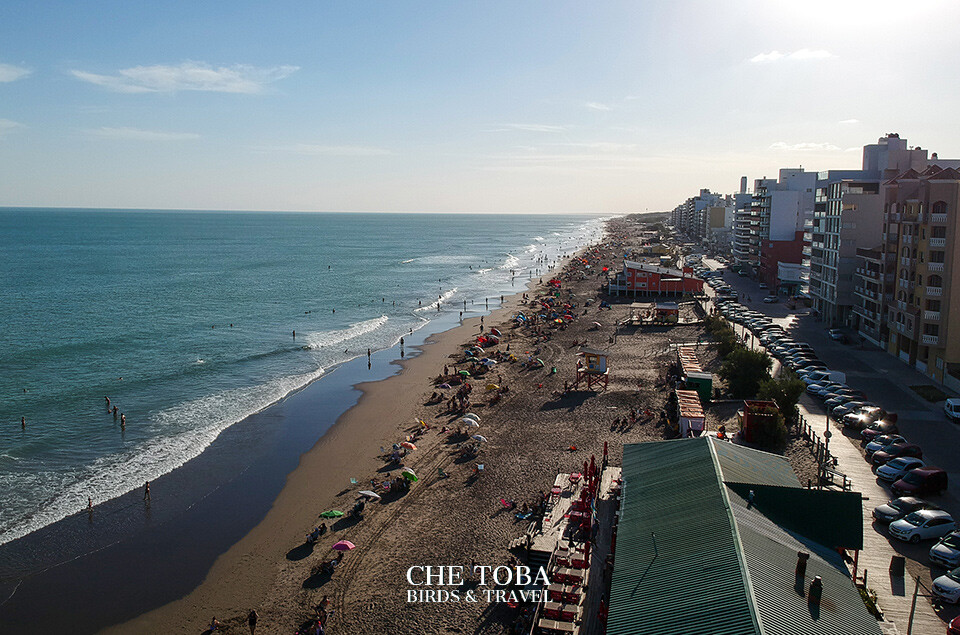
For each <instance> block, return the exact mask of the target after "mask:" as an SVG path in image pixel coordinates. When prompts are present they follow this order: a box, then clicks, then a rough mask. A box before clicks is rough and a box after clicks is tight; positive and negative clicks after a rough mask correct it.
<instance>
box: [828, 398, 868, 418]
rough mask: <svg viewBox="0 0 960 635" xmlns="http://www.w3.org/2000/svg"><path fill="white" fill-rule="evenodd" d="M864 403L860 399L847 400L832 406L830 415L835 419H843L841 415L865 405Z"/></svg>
mask: <svg viewBox="0 0 960 635" xmlns="http://www.w3.org/2000/svg"><path fill="white" fill-rule="evenodd" d="M865 405H866V404H865V403H864V402H862V401H849V402H847V403H845V404H841V405H839V406H837V407H836V408H834V409H833V410H832V411H831V413H830V415H831V416H832V417H833V418H834V420H836V421H843V417H844V416H845V415H847V414H849V413H851V412H855V411H857V410H859V409H860V408H862V407H863V406H865Z"/></svg>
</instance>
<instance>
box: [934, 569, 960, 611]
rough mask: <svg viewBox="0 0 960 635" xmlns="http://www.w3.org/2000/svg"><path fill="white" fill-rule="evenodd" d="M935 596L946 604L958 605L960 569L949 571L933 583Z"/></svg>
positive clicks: (959, 597)
mask: <svg viewBox="0 0 960 635" xmlns="http://www.w3.org/2000/svg"><path fill="white" fill-rule="evenodd" d="M933 594H934V595H936V596H937V597H938V598H940V599H941V600H943V601H944V602H949V603H951V604H956V603H957V601H958V600H960V568H957V569H953V570H951V571H947V573H946V575H942V576H940V577H939V578H937V579H936V580H934V581H933Z"/></svg>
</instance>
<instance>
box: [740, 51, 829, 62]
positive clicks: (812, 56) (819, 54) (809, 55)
mask: <svg viewBox="0 0 960 635" xmlns="http://www.w3.org/2000/svg"><path fill="white" fill-rule="evenodd" d="M829 57H835V56H834V54H833V53H831V52H830V51H826V50H824V49H799V50H796V51H794V52H792V53H781V52H780V51H770V52H769V53H758V54H757V55H754V56H753V57H751V58H750V61H751V62H753V63H754V64H764V63H769V62H777V61H779V60H801V61H802V60H822V59H827V58H829Z"/></svg>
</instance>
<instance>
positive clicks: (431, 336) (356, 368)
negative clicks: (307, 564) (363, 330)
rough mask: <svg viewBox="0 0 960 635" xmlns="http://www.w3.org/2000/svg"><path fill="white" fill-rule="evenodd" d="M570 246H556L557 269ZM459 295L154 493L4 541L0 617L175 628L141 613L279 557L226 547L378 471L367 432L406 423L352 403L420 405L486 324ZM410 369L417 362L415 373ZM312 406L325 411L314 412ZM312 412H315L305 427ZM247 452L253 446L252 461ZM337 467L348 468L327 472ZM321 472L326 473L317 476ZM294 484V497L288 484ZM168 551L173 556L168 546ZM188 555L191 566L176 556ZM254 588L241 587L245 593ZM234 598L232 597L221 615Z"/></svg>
mask: <svg viewBox="0 0 960 635" xmlns="http://www.w3.org/2000/svg"><path fill="white" fill-rule="evenodd" d="M584 247H585V246H584ZM584 247H578V248H577V252H579V251H580V250H582V249H583V248H584ZM574 253H576V252H574ZM570 257H571V256H569V255H568V256H564V257H561V258H559V259H558V264H557V267H555V268H554V269H553V270H551V271H555V270H556V269H557V268H558V267H563V266H564V265H565V264H566V263H567V262H568V261H569V258H570ZM544 275H545V276H546V275H549V274H544ZM538 278H539V276H538V277H537V278H530V279H528V280H522V279H520V280H518V282H519V283H520V284H519V285H518V286H519V287H520V290H519V291H516V292H515V293H513V294H512V295H509V296H508V295H506V294H504V302H503V304H502V305H499V306H497V305H496V304H494V307H493V308H492V309H490V310H485V309H482V308H480V307H481V306H482V305H478V304H474V305H472V306H471V307H470V309H471V310H470V312H471V313H472V314H473V315H477V314H478V313H479V314H480V315H484V316H488V317H487V319H489V320H493V319H496V318H495V316H496V315H499V314H501V313H504V312H505V311H509V310H511V309H512V307H513V306H514V305H515V304H516V303H517V302H518V300H517V299H518V298H519V297H520V295H521V294H522V293H525V292H527V291H528V290H529V288H532V287H533V286H535V285H536V284H537V279H538ZM498 295H499V294H498ZM448 306H449V305H448ZM455 307H456V305H453V307H450V308H448V309H446V310H445V311H444V315H443V316H442V317H440V318H437V319H436V320H434V321H433V324H431V325H428V326H427V327H426V328H425V329H422V330H418V331H414V334H412V335H408V336H407V337H406V340H407V341H406V352H407V356H406V357H402V356H400V355H399V353H398V351H397V346H398V344H395V345H394V346H392V347H390V348H387V349H382V350H380V351H377V352H376V353H374V354H373V357H372V360H373V362H374V366H373V377H370V376H369V373H370V369H366V368H362V366H363V358H362V357H363V356H362V355H360V356H358V357H355V358H353V359H351V360H348V361H347V362H344V363H343V364H340V365H338V366H337V367H336V368H335V369H333V370H332V371H330V372H328V373H326V374H324V375H323V376H321V377H319V378H317V379H316V380H314V381H312V382H310V383H308V384H307V385H305V386H303V387H301V388H299V389H297V390H295V391H292V392H291V393H289V394H287V395H286V396H284V397H283V398H282V399H280V400H279V401H277V402H275V403H274V404H271V405H270V406H268V407H266V408H264V409H263V410H261V411H259V412H257V413H254V414H252V415H250V416H248V417H246V418H244V419H243V420H242V421H240V422H238V423H237V424H234V425H233V426H231V427H229V428H227V429H226V430H224V431H223V433H221V435H220V437H218V439H217V440H215V441H214V443H213V444H211V445H210V446H208V448H207V449H205V450H204V452H202V453H201V454H200V455H198V456H197V457H194V458H193V459H191V460H190V461H188V462H187V463H185V464H183V465H182V466H180V467H179V468H177V469H175V470H173V471H172V472H169V473H167V474H164V475H163V476H161V477H159V478H158V479H156V480H154V481H152V482H151V486H152V487H151V489H152V498H153V500H152V501H151V504H150V505H148V506H146V505H145V504H144V503H143V501H142V498H141V494H142V488H138V489H136V490H134V491H132V492H128V493H127V494H124V495H122V496H120V497H117V498H114V499H111V500H109V501H106V502H104V503H101V504H99V505H97V506H96V507H95V508H94V512H93V514H91V515H89V516H88V514H87V513H85V512H78V513H75V514H73V515H71V516H68V517H66V518H64V519H62V520H60V521H57V522H55V523H52V524H51V525H47V526H45V527H43V528H40V529H38V530H37V531H35V532H32V533H30V534H28V535H26V536H23V537H21V538H18V539H15V540H13V541H11V542H9V543H6V544H4V545H0V622H3V623H5V624H7V625H9V626H10V627H12V628H13V629H14V630H15V631H16V632H50V630H54V629H61V628H66V629H68V630H69V631H71V632H97V631H100V630H102V629H108V630H110V631H114V630H115V631H116V632H130V631H135V632H143V631H144V630H146V631H150V632H157V631H158V630H160V631H163V632H171V631H176V630H177V627H176V626H175V625H176V624H177V623H178V622H179V621H180V620H179V617H178V615H177V614H176V613H177V612H178V610H177V609H174V615H173V616H172V617H171V618H170V619H169V620H167V624H166V625H164V626H163V627H162V628H161V627H159V626H155V625H149V626H147V625H140V622H139V620H141V618H144V619H146V620H147V623H152V620H153V617H152V616H153V615H154V614H155V613H158V612H162V611H163V610H164V608H165V607H170V606H179V605H180V604H181V603H183V602H188V603H192V600H191V598H192V597H194V596H195V595H196V594H197V593H198V592H202V589H203V588H204V587H205V586H206V584H207V583H206V581H208V580H211V579H213V578H214V576H215V575H216V574H217V573H218V572H220V571H227V572H228V573H226V574H225V578H224V579H228V580H230V582H229V584H228V585H227V586H230V587H231V588H238V587H239V585H237V583H236V581H237V570H238V567H239V568H240V569H248V568H249V567H248V566H247V565H248V564H249V563H250V561H251V559H252V560H255V561H258V562H261V563H262V564H263V565H264V566H267V565H268V564H269V563H270V562H271V561H275V560H277V559H279V560H283V559H284V553H285V551H286V549H280V548H277V549H275V550H273V551H269V552H265V551H264V549H263V545H262V544H261V546H260V547H258V548H256V549H253V550H252V551H247V552H246V553H244V554H243V555H242V556H241V557H240V560H241V561H242V565H238V563H237V559H236V558H234V559H231V557H232V556H231V554H233V553H234V552H235V551H236V550H238V549H244V547H245V546H246V545H247V544H248V543H247V542H246V541H248V540H253V539H259V540H261V542H262V543H269V544H278V541H277V539H276V538H275V536H274V534H273V533H272V532H273V531H279V532H280V533H281V534H285V535H288V536H289V537H291V539H293V540H294V541H296V540H297V539H298V538H299V537H300V536H302V534H303V533H305V532H306V530H307V529H308V528H309V527H310V526H312V525H311V523H313V522H315V521H316V513H317V510H315V509H314V508H313V507H312V506H311V507H310V508H309V509H308V510H307V509H304V508H303V506H302V501H300V502H298V501H297V499H298V498H303V496H302V492H305V491H309V492H310V499H311V500H315V497H317V496H319V497H320V498H327V499H329V500H331V501H334V500H335V499H336V493H338V492H341V490H343V488H345V487H349V485H350V482H349V479H350V478H352V477H353V476H349V477H347V476H345V475H346V474H348V473H350V474H352V475H356V476H357V477H359V476H360V475H361V474H363V473H366V471H367V470H368V469H369V468H374V471H375V468H376V467H377V466H378V462H377V460H376V458H375V457H376V454H377V449H378V447H379V445H381V443H379V442H378V443H370V444H369V445H368V446H364V447H361V446H362V444H363V443H364V441H363V439H365V438H367V437H368V436H369V435H373V436H377V435H378V434H379V435H380V436H381V437H382V438H383V439H384V443H386V441H387V440H388V439H390V440H391V442H392V438H393V437H394V436H395V433H396V426H397V423H398V422H396V421H393V420H391V419H390V417H389V416H387V415H383V416H380V417H376V419H378V420H379V421H380V425H366V424H367V423H369V422H363V421H357V420H354V419H361V418H362V417H361V416H360V415H352V416H351V415H350V413H351V411H354V410H359V411H360V412H363V408H358V406H360V405H361V404H362V403H367V402H373V403H375V404H383V403H388V404H389V403H390V402H391V401H392V399H391V397H392V396H394V395H395V394H404V395H406V396H407V398H408V399H410V400H411V401H410V403H409V404H408V406H409V407H408V409H409V410H411V411H412V409H413V407H414V406H415V405H417V404H415V403H413V402H415V401H416V400H417V399H418V398H419V396H420V392H421V391H422V387H423V385H425V384H424V383H423V382H424V380H425V378H426V377H428V376H430V375H432V372H431V371H434V370H435V366H434V364H435V363H436V359H438V358H442V357H445V356H447V355H449V354H450V353H451V352H452V351H455V350H459V343H460V341H461V340H462V339H463V338H464V337H467V335H468V334H469V333H471V332H472V331H473V329H475V328H476V326H477V324H479V322H480V319H481V318H480V317H464V318H463V320H462V321H461V320H460V319H459V318H458V317H457V313H458V311H459V309H457V308H455ZM421 358H425V359H424V360H423V361H420V362H418V361H417V360H420V359H421ZM384 362H386V363H384ZM441 365H442V363H441ZM416 368H421V369H423V371H422V372H420V373H417V372H415V371H411V369H416ZM414 374H415V377H414V376H413V375H414ZM404 376H406V380H403V379H402V378H403V377H404ZM321 379H322V380H323V381H320V380H321ZM391 380H392V383H389V382H391ZM398 383H399V384H400V387H399V388H394V386H396V385H397V384H398ZM408 384H409V387H410V389H409V390H406V389H405V388H404V386H407V385H408ZM383 385H386V386H383ZM374 409H375V410H377V409H379V410H382V406H374ZM314 413H321V416H320V418H319V420H317V417H316V414H314ZM307 419H310V420H313V421H311V422H310V424H309V425H307V426H301V425H300V424H301V423H302V422H303V421H305V420H307ZM301 427H303V428H305V429H300V428H301ZM265 428H266V429H267V432H266V433H264V429H265ZM264 446H267V447H264ZM245 455H251V456H253V462H252V463H249V462H248V461H247V456H245ZM313 455H316V456H315V458H308V456H313ZM318 463H322V464H324V466H323V467H322V468H321V467H318ZM361 468H362V469H361ZM305 471H309V472H310V476H309V477H308V476H305ZM333 472H337V473H339V474H340V476H341V478H333V477H329V478H327V475H329V474H331V473H333ZM228 473H234V474H228ZM316 473H319V474H320V476H319V477H318V478H320V479H325V480H324V483H322V484H319V485H318V483H317V482H313V480H312V479H313V475H314V474H316ZM198 481H199V483H198ZM291 484H293V485H294V486H295V488H297V491H298V494H297V495H290V494H289V493H288V494H284V492H285V491H286V490H288V489H290V486H291ZM196 490H199V491H196ZM288 499H289V500H288ZM278 505H280V507H279V509H278ZM277 514H279V516H280V517H281V519H280V520H279V522H277V523H275V524H274V525H271V527H273V529H272V530H271V532H267V534H268V535H267V536H262V535H261V534H262V533H263V530H262V529H261V530H260V532H259V533H258V531H257V530H258V527H260V526H261V525H264V523H265V522H267V520H268V519H270V518H271V517H272V516H275V515H277ZM170 551H174V552H175V553H176V555H175V556H172V557H165V556H163V555H160V554H162V553H170ZM181 560H182V561H184V562H183V565H182V566H181V565H177V564H176V563H177V562H180V561H181ZM221 561H223V562H221ZM255 568H257V569H258V570H259V569H260V567H255ZM254 577H256V576H254ZM88 580H89V582H88ZM138 587H139V588H138ZM267 587H269V576H265V577H264V578H263V584H258V583H257V581H256V580H252V581H251V582H250V584H249V585H248V586H247V587H246V588H248V589H249V590H250V591H251V592H252V594H254V595H255V594H256V593H257V592H258V591H259V592H262V591H263V589H264V588H267ZM147 590H149V595H148V594H147V593H148V591H147ZM221 591H222V589H221ZM51 595H52V596H54V597H57V596H61V597H64V598H65V602H63V603H61V611H60V612H58V613H62V616H61V615H59V614H57V615H51V614H50V612H48V611H46V610H45V608H44V607H45V606H46V604H47V602H48V601H49V597H51ZM248 597H250V594H247V593H243V594H241V595H240V597H238V598H237V601H238V602H240V601H241V600H245V599H246V598H248ZM178 598H179V599H178ZM241 603H242V602H241ZM214 605H216V604H214ZM234 606H235V604H229V605H228V606H227V608H225V609H224V613H226V612H228V611H229V610H231V609H232V608H233V607H234ZM198 610H200V611H201V612H202V613H204V614H205V613H206V612H207V610H208V609H207V608H206V604H204V608H202V609H198ZM127 620H132V622H127ZM130 624H137V625H136V626H131V625H130ZM185 630H186V631H192V630H193V629H192V628H186V629H185Z"/></svg>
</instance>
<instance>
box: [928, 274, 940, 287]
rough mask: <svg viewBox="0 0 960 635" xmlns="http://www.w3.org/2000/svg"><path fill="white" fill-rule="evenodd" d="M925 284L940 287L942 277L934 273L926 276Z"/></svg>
mask: <svg viewBox="0 0 960 635" xmlns="http://www.w3.org/2000/svg"><path fill="white" fill-rule="evenodd" d="M927 286H928V287H942V286H943V278H941V277H940V276H938V275H936V274H934V275H932V276H930V277H929V278H927Z"/></svg>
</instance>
